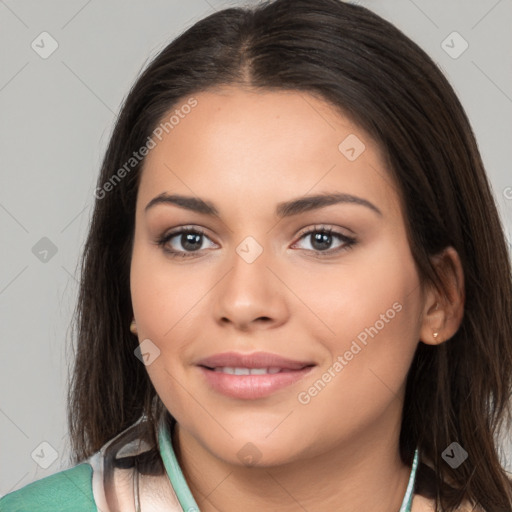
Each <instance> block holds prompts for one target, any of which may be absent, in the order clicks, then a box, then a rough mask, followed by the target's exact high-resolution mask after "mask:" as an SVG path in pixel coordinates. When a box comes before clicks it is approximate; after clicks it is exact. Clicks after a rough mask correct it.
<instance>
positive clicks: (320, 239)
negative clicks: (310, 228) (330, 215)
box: [312, 233, 332, 250]
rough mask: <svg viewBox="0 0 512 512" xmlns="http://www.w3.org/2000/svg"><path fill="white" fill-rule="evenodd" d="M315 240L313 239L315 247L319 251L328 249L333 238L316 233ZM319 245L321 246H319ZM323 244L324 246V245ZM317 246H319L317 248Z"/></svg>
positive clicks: (325, 234) (326, 234)
mask: <svg viewBox="0 0 512 512" xmlns="http://www.w3.org/2000/svg"><path fill="white" fill-rule="evenodd" d="M313 236H314V238H313V244H312V245H313V247H314V248H315V249H317V250H320V249H328V248H329V247H330V245H331V241H332V240H331V238H332V235H329V234H328V233H316V234H315V235H313ZM318 244H319V246H318ZM322 244H323V245H322ZM315 245H317V246H316V247H315Z"/></svg>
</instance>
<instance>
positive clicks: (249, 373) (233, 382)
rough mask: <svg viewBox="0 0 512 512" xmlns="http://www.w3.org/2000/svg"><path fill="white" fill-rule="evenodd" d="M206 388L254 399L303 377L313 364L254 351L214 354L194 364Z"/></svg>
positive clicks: (240, 397) (231, 395) (230, 395)
mask: <svg viewBox="0 0 512 512" xmlns="http://www.w3.org/2000/svg"><path fill="white" fill-rule="evenodd" d="M196 365H197V367H198V368H199V370H200V371H201V373H202V375H203V377H204V379H205V380H206V383H207V385H208V386H209V387H210V389H213V390H214V391H215V392H217V393H220V394H222V395H225V396H228V397H231V398H238V399H245V400H254V399H257V398H263V397H266V396H269V395H271V394H273V393H274V392H276V391H278V390H280V389H283V388H285V387H287V386H290V385H292V384H295V383H296V382H298V381H299V380H301V379H303V378H304V377H305V376H306V375H307V374H308V373H309V372H310V371H311V370H312V369H313V367H314V366H316V363H314V362H311V361H296V360H292V359H287V358H284V357H281V356H278V355H276V354H270V353H265V352H258V353H253V354H239V353H234V352H229V353H223V354H217V355H215V356H211V357H208V358H206V359H203V360H201V361H199V362H198V363H196Z"/></svg>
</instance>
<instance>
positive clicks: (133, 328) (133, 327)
mask: <svg viewBox="0 0 512 512" xmlns="http://www.w3.org/2000/svg"><path fill="white" fill-rule="evenodd" d="M130 332H131V333H132V334H137V324H136V323H135V318H134V319H133V320H132V323H131V324H130Z"/></svg>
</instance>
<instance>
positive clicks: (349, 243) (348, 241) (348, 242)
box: [156, 226, 357, 258]
mask: <svg viewBox="0 0 512 512" xmlns="http://www.w3.org/2000/svg"><path fill="white" fill-rule="evenodd" d="M186 233H193V234H196V235H202V236H205V237H207V238H209V237H208V235H207V234H206V233H205V232H204V231H203V230H202V229H200V228H195V227H183V228H179V229H177V230H175V231H171V232H169V233H166V234H164V235H162V236H160V237H159V238H158V239H157V240H156V244H157V246H158V247H161V248H162V249H163V251H164V252H165V253H166V254H168V255H169V256H170V257H172V258H193V257H196V254H197V253H199V252H200V251H190V252H187V251H175V250H174V249H173V250H170V249H168V248H166V247H165V245H166V244H167V243H168V242H169V241H170V240H171V239H173V238H174V237H176V236H178V235H183V234H186ZM314 233H322V234H326V235H330V236H335V237H338V238H339V239H340V240H341V241H342V242H344V245H342V246H340V247H338V248H336V249H334V250H333V249H328V250H326V251H318V250H315V249H313V250H312V251H311V250H310V249H302V250H304V251H309V252H313V253H315V256H317V257H320V258H324V257H326V256H332V255H334V254H338V253H340V252H343V251H347V250H350V249H352V248H353V247H354V245H356V244H357V240H356V239H355V238H353V237H350V236H347V235H344V234H342V233H340V232H338V231H335V230H333V229H332V228H325V227H323V226H322V227H317V226H314V228H313V229H310V230H309V231H306V232H304V233H302V234H301V235H300V237H299V241H300V240H302V239H303V238H305V237H307V236H308V235H312V234H314Z"/></svg>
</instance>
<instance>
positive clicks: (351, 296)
mask: <svg viewBox="0 0 512 512" xmlns="http://www.w3.org/2000/svg"><path fill="white" fill-rule="evenodd" d="M95 195H96V204H95V210H94V216H93V219H92V224H91V227H90V231H89V236H88V239H87V243H86V247H85V252H84V259H83V266H82V280H81V288H80V296H79V302H78V309H77V338H78V347H77V357H76V364H75V369H74V375H73V379H72V386H71V390H70V394H69V425H70V432H71V439H72V443H73V453H74V461H75V463H76V465H75V466H74V467H72V468H70V469H67V470H65V471H61V472H60V473H57V474H55V475H52V476H49V477H46V478H44V479H42V480H39V481H37V482H34V483H32V484H30V485H28V486H26V487H24V488H22V489H20V490H18V491H16V492H14V493H11V494H9V495H7V496H6V497H4V498H3V499H2V500H0V510H2V511H3V510H5V511H13V510H31V511H41V510H53V511H54V510H74V511H77V510H97V509H98V510H102V511H123V512H124V511H131V510H142V511H156V510H167V511H168V510H176V511H182V510H184V511H197V510H201V511H202V512H212V511H222V512H229V511H235V510H237V511H238V510H244V511H261V510H279V511H281V512H283V511H284V512H288V511H299V510H301V511H304V510H308V511H317V510H329V511H342V512H354V511H361V510H364V511H383V512H398V511H400V512H403V511H413V512H420V511H431V510H432V511H433V510H442V511H446V512H448V511H455V510H458V511H461V510H485V511H487V512H505V511H508V512H511V511H512V483H511V481H510V479H509V478H510V475H507V473H506V471H505V470H504V468H503V467H502V464H501V460H500V456H501V454H500V452H499V449H498V447H499V438H498V436H499V435H507V434H510V431H509V430H508V429H509V428H510V416H511V415H510V412H511V403H510V400H511V389H512V280H511V268H510V262H509V259H508V254H507V248H506V243H505V238H504V234H503V230H502V227H501V225H500V221H499V217H498V214H497V210H496V206H495V203H494V199H493V196H492V194H491V191H490V187H489V183H488V180H487V177H486V175H485V172H484V168H483V165H482V161H481V158H480V155H479V153H478V149H477V145H476V142H475V139H474V136H473V134H472V131H471V128H470V125H469V122H468V120H467V117H466V115H465V113H464V110H463V108H462V107H461V105H460V103H459V101H458V99H457V97H456V96H455V94H454V92H453V90H452V88H451V87H450V86H449V84H448V82H447V80H446V79H445V78H444V77H443V75H442V74H441V72H440V71H439V69H438V68H437V66H436V65H435V64H434V63H433V62H432V60H431V59H430V58H429V57H428V56H427V55H426V54H425V53H424V52H423V51H422V50H421V49H420V48H418V46H417V45H415V44H414V43H413V42H412V41H411V40H410V39H408V38H407V37H406V36H404V35H403V34H402V33H401V32H400V31H399V30H397V29H396V28H395V27H393V26H392V25H390V24H389V23H388V22H386V21H384V20H383V19H381V18H380V17H378V16H377V15H375V14H373V13H372V12H370V11H369V10H367V9H365V8H363V7H360V6H356V5H350V4H346V3H343V2H341V1H339V0H293V1H292V0H276V1H273V2H267V3H264V4H260V5H258V6H257V7H254V8H245V9H242V8H238V9H235V8H231V9H226V10H223V11H220V12H217V13H215V14H213V15H211V16H209V17H207V18H206V19H203V20H201V21H199V22H198V23H196V24H195V25H194V26H193V27H192V28H190V29H189V30H187V31H186V32H185V33H184V34H183V35H181V36H180V37H178V38H177V39H176V40H175V41H173V42H172V43H171V44H170V45H169V46H168V47H166V48H165V49H164V50H163V51H162V52H161V53H160V54H159V55H158V56H157V57H156V59H155V60H154V61H153V62H152V63H151V64H150V65H149V67H148V68H147V69H146V70H145V71H144V73H143V74H142V75H141V76H140V78H139V79H138V80H137V82H136V84H135V85H134V87H133V88H132V90H131V92H130V94H129V96H128V98H127V99H126V102H125V104H124V106H123V109H122V111H121V114H120V116H119V119H118V121H117V125H116V127H115V130H114V133H113V135H112V138H111V141H110V144H109V147H108V150H107V153H106V156H105V160H104V163H103V168H102V171H101V174H100V177H99V180H98V187H97V189H96V191H95Z"/></svg>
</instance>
